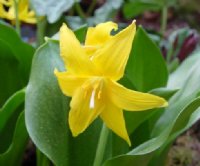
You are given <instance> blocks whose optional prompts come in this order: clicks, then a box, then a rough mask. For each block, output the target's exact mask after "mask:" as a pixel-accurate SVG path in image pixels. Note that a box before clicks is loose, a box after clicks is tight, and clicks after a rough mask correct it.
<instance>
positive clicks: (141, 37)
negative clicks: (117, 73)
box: [126, 27, 168, 92]
mask: <svg viewBox="0 0 200 166" xmlns="http://www.w3.org/2000/svg"><path fill="white" fill-rule="evenodd" d="M126 75H127V76H128V78H129V79H130V80H131V81H132V83H133V85H134V86H135V87H136V89H137V90H139V91H143V92H147V91H150V90H151V89H155V88H160V87H165V85H166V83H167V80H168V71H167V67H166V64H165V61H164V59H163V57H162V54H161V52H160V50H159V48H158V47H157V46H156V45H155V44H154V43H153V42H152V41H151V39H150V38H149V37H148V35H147V33H146V32H145V31H144V30H143V29H142V28H141V27H139V28H138V30H137V33H136V36H135V39H134V41H133V47H132V51H131V53H130V57H129V60H128V63H127V66H126Z"/></svg>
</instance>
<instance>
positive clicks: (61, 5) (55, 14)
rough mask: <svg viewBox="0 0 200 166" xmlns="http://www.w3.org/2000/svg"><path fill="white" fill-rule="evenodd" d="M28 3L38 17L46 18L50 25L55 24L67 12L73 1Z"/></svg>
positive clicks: (50, 0)
mask: <svg viewBox="0 0 200 166" xmlns="http://www.w3.org/2000/svg"><path fill="white" fill-rule="evenodd" d="M30 3H31V5H32V7H33V9H34V11H35V12H36V14H37V15H38V16H47V19H48V21H49V22H50V23H54V22H56V21H57V20H58V19H59V18H60V16H61V15H62V14H63V13H64V12H66V11H67V10H69V9H70V8H71V7H72V6H73V4H74V3H75V1H74V0H67V1H66V0H59V1H55V0H48V1H41V0H30Z"/></svg>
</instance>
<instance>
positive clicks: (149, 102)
mask: <svg viewBox="0 0 200 166" xmlns="http://www.w3.org/2000/svg"><path fill="white" fill-rule="evenodd" d="M107 85H108V86H109V87H108V90H109V92H108V94H109V97H110V99H111V100H112V102H113V103H114V104H115V105H117V106H118V107H120V108H122V109H125V110H129V111H142V110H147V109H152V108H159V107H166V106H167V105H168V103H167V101H166V100H165V99H163V98H161V97H158V96H155V95H152V94H148V93H141V92H137V91H133V90H130V89H127V88H125V87H123V86H122V85H120V84H118V83H117V82H114V81H109V80H108V81H107Z"/></svg>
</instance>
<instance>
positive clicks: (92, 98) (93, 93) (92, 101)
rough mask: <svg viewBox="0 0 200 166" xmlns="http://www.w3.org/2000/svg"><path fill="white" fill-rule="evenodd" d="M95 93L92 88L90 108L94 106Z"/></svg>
mask: <svg viewBox="0 0 200 166" xmlns="http://www.w3.org/2000/svg"><path fill="white" fill-rule="evenodd" d="M95 93H96V91H95V90H93V91H92V95H91V98H90V108H91V109H93V108H94V104H95V103H94V101H95V99H94V98H95Z"/></svg>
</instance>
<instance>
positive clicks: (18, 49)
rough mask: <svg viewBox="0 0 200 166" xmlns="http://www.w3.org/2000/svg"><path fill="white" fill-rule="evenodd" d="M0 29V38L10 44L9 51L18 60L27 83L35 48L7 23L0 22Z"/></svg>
mask: <svg viewBox="0 0 200 166" xmlns="http://www.w3.org/2000/svg"><path fill="white" fill-rule="evenodd" d="M0 29H1V30H0V39H1V40H3V41H4V42H5V43H6V44H7V45H9V46H10V49H11V51H12V52H13V54H14V55H15V57H16V59H17V60H18V62H19V67H20V72H21V73H20V74H21V77H24V78H25V82H26V83H27V81H28V79H29V73H30V68H31V62H32V57H33V54H34V51H35V49H34V48H33V47H32V46H31V45H29V44H27V43H25V42H23V41H22V40H21V38H20V37H19V36H18V34H17V33H16V31H15V29H13V28H12V27H10V26H9V25H6V24H3V23H0ZM16 43H17V44H16Z"/></svg>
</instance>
